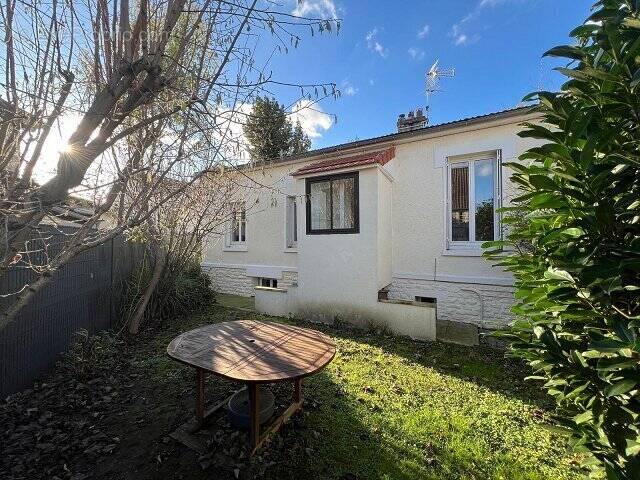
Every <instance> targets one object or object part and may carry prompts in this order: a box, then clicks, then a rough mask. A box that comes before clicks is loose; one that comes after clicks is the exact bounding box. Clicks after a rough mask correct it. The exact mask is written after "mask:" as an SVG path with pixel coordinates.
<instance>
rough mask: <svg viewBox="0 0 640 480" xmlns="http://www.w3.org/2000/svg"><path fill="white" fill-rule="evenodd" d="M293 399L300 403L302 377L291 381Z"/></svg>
mask: <svg viewBox="0 0 640 480" xmlns="http://www.w3.org/2000/svg"><path fill="white" fill-rule="evenodd" d="M293 401H294V402H295V403H299V404H300V405H302V379H301V378H298V379H296V380H294V382H293Z"/></svg>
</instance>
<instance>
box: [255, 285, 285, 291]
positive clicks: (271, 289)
mask: <svg viewBox="0 0 640 480" xmlns="http://www.w3.org/2000/svg"><path fill="white" fill-rule="evenodd" d="M253 288H254V289H255V290H263V291H265V292H280V293H287V289H286V288H273V287H263V286H262V285H256V286H255V287H253Z"/></svg>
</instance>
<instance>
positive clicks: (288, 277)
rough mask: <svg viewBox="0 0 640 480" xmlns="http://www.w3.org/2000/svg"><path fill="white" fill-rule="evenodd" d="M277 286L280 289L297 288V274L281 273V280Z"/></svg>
mask: <svg viewBox="0 0 640 480" xmlns="http://www.w3.org/2000/svg"><path fill="white" fill-rule="evenodd" d="M278 286H281V287H282V288H286V287H290V286H298V272H286V271H283V272H282V279H281V280H278Z"/></svg>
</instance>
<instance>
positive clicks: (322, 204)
mask: <svg viewBox="0 0 640 480" xmlns="http://www.w3.org/2000/svg"><path fill="white" fill-rule="evenodd" d="M310 190H311V192H310V193H311V198H310V200H309V201H310V202H311V229H312V230H327V229H330V228H331V217H330V215H331V184H330V183H329V182H328V181H327V182H314V183H312V184H311V189H310Z"/></svg>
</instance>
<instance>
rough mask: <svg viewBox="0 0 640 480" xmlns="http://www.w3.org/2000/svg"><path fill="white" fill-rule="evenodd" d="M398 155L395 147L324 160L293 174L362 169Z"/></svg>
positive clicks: (387, 160) (380, 163)
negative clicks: (364, 166)
mask: <svg viewBox="0 0 640 480" xmlns="http://www.w3.org/2000/svg"><path fill="white" fill-rule="evenodd" d="M395 155H396V149H395V147H391V148H387V149H386V150H376V151H374V152H369V153H363V154H360V155H354V156H351V157H341V158H332V159H329V160H322V161H320V162H315V163H312V164H310V165H307V166H304V167H302V168H301V169H299V170H297V171H295V172H293V174H292V175H294V176H297V175H308V174H311V173H321V172H332V171H334V170H343V169H345V168H353V167H361V166H363V165H374V164H376V163H377V164H378V165H384V164H386V163H387V162H389V161H390V160H391V159H392V158H393V157H395Z"/></svg>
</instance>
